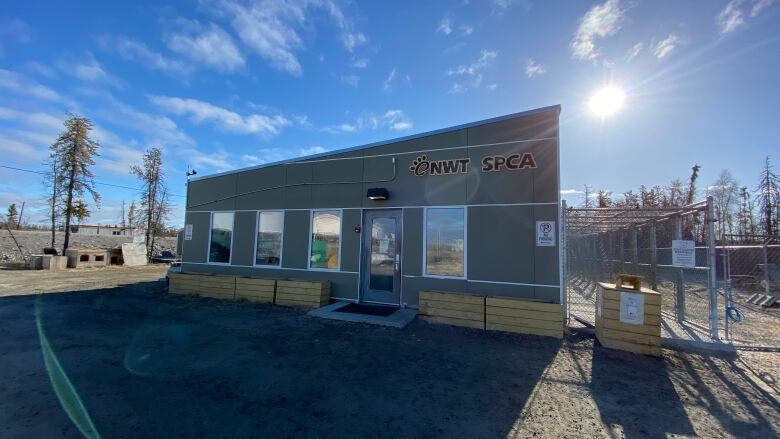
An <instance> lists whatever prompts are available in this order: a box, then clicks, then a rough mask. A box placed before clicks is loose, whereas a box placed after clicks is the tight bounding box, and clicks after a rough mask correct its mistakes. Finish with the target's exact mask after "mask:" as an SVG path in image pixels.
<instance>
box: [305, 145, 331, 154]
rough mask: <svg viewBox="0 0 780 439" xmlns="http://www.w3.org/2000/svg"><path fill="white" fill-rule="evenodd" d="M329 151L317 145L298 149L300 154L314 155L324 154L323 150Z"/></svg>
mask: <svg viewBox="0 0 780 439" xmlns="http://www.w3.org/2000/svg"><path fill="white" fill-rule="evenodd" d="M327 151H328V150H327V149H325V148H323V147H321V146H319V145H317V146H312V147H309V148H302V149H301V150H299V151H298V155H299V156H307V155H314V154H322V153H323V152H327Z"/></svg>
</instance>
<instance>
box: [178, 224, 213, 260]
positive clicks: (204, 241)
mask: <svg viewBox="0 0 780 439" xmlns="http://www.w3.org/2000/svg"><path fill="white" fill-rule="evenodd" d="M210 220H211V216H210V214H209V213H208V212H186V213H185V214H184V223H185V224H192V239H191V240H189V241H183V242H182V261H185V262H206V254H207V249H208V245H209V241H208V240H209V222H210ZM182 233H183V232H182Z"/></svg>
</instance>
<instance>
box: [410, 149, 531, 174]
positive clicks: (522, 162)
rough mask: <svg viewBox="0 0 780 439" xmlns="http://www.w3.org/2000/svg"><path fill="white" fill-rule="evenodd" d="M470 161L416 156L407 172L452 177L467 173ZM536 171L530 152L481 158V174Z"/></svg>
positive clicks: (466, 159)
mask: <svg viewBox="0 0 780 439" xmlns="http://www.w3.org/2000/svg"><path fill="white" fill-rule="evenodd" d="M470 162H471V159H469V158H465V159H449V160H428V157H427V156H425V155H421V156H418V157H417V158H416V159H414V161H413V162H412V164H411V166H409V171H410V172H411V173H412V174H414V175H416V176H418V177H422V176H423V175H452V174H466V173H468V172H469V163H470ZM523 169H536V160H534V155H533V154H531V153H530V152H524V153H522V154H510V155H506V156H503V155H489V156H486V157H483V158H482V172H498V171H503V170H508V171H517V170H523Z"/></svg>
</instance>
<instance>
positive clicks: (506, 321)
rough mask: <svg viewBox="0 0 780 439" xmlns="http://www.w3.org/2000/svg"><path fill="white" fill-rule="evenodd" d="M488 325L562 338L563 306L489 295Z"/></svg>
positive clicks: (486, 304)
mask: <svg viewBox="0 0 780 439" xmlns="http://www.w3.org/2000/svg"><path fill="white" fill-rule="evenodd" d="M485 327H486V329H488V330H492V331H505V332H516V333H520V334H532V335H542V336H548V337H555V338H563V307H562V306H561V305H560V304H556V303H544V302H536V301H531V300H526V299H516V298H509V297H488V298H486V299H485Z"/></svg>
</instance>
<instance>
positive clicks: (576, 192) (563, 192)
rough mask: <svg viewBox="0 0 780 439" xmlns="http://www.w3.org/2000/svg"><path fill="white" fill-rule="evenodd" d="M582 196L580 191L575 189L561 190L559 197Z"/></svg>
mask: <svg viewBox="0 0 780 439" xmlns="http://www.w3.org/2000/svg"><path fill="white" fill-rule="evenodd" d="M580 194H583V192H582V191H581V190H577V189H563V190H561V195H580Z"/></svg>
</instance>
